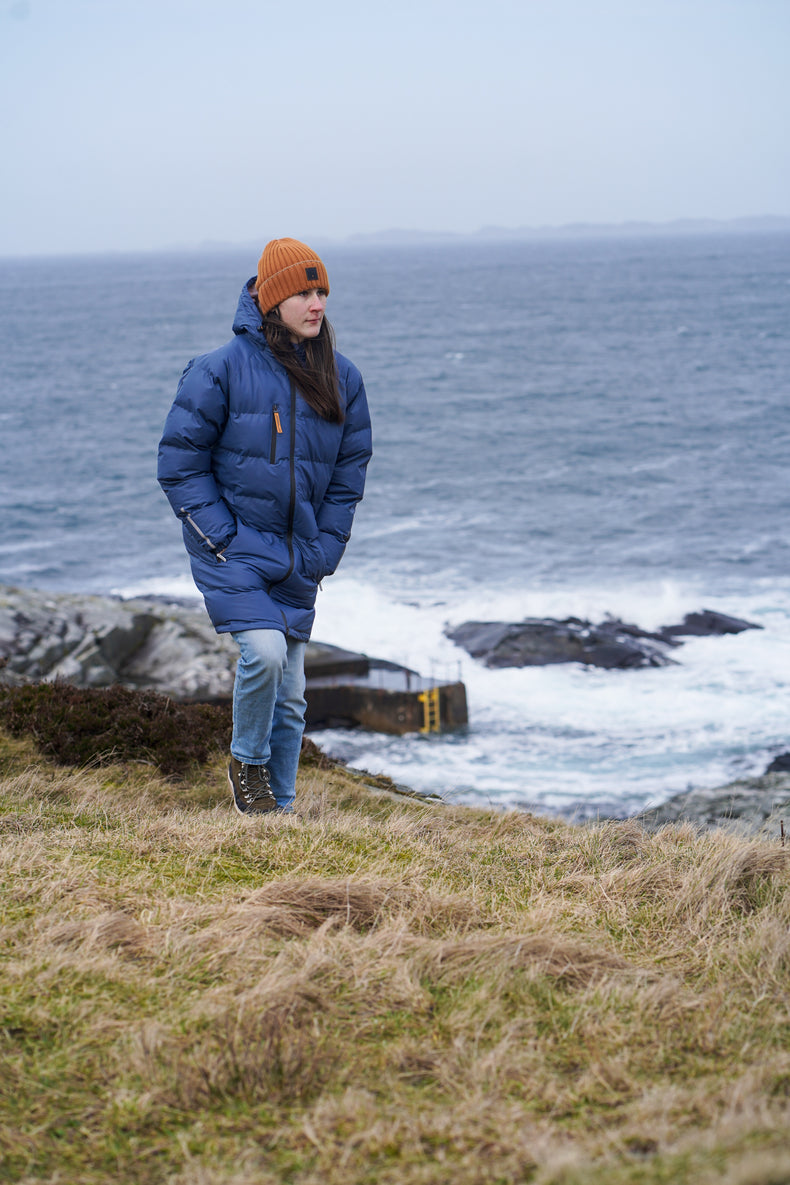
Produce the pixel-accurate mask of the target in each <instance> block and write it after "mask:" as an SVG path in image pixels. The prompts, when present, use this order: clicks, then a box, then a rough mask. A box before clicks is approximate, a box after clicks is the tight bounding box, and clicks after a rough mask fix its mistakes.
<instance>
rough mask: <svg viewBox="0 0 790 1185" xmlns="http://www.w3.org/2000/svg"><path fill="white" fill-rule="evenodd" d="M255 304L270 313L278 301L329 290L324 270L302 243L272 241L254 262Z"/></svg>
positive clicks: (282, 240) (280, 240)
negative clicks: (322, 289)
mask: <svg viewBox="0 0 790 1185" xmlns="http://www.w3.org/2000/svg"><path fill="white" fill-rule="evenodd" d="M256 287H257V291H258V304H259V305H260V308H261V312H262V313H268V312H270V311H271V310H272V309H273V308H274V307H275V306H276V305H278V304H279V303H280V301H281V300H287V298H288V297H289V296H295V295H296V293H297V292H304V291H305V290H309V289H312V288H324V289H325V290H326V291H327V292H328V291H329V277H328V276H327V274H326V268H325V267H324V265H323V263H322V262H321V260H320V259H319V258H318V256H317V255H316V253H315V251H313V250H311V249H310V247H308V246H307V244H306V243H300V242H299V241H298V239H272V241H271V242H270V243H267V244H266V246H265V247H264V248H263V255H262V256H261V258H260V260H259V262H258V282H257V285H256Z"/></svg>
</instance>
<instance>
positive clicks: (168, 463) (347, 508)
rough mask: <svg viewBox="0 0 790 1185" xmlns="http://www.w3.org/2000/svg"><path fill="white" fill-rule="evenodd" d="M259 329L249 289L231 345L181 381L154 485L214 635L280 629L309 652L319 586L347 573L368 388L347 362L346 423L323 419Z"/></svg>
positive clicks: (341, 367) (366, 451) (364, 451)
mask: <svg viewBox="0 0 790 1185" xmlns="http://www.w3.org/2000/svg"><path fill="white" fill-rule="evenodd" d="M260 321H261V316H260V312H259V311H258V307H257V305H256V303H255V301H254V300H253V298H252V297H251V295H250V293H249V292H248V290H247V287H246V286H245V287H244V288H243V289H242V293H241V298H240V300H239V307H238V310H237V312H236V318H235V320H234V322H233V331H234V334H235V335H236V336H235V337H234V338H233V340H232V341H230V342H228V343H227V345H224V346H221V347H220V348H219V349H218V350H213V351H212V352H211V353H210V354H203V355H202V356H201V357H199V358H194V359H193V360H192V361H191V362H190V363H189V365H188V366H187V368H186V370H185V371H184V373H183V375H182V376H181V382H180V383H179V386H178V394H177V395H176V399H175V402H174V404H173V406H172V408H171V409H170V413H169V415H168V417H167V422H166V423H165V430H164V435H163V436H162V440H161V442H160V445H159V470H158V476H159V482H160V484H161V486H162V489H163V490H164V491H165V494H166V495H167V498H168V500H169V502H170V505H171V506H172V507H173V510H174V511H175V513H176V514H177V515H178V517H179V518H180V519H181V520H182V522H183V533H184V542H185V544H186V548H187V551H188V553H189V558H190V563H191V565H192V575H193V576H194V579H195V583H196V584H197V586H198V588H199V589H200V591H201V592H202V593H203V596H204V598H205V601H206V608H207V609H208V612H209V616H210V617H211V620H212V622H213V623H214V626H215V628H216V629H217V631H218V632H219V633H228V632H231V631H234V630H247V629H277V630H282V631H283V632H284V633H285V634H287V635H288V636H290V637H294V638H298V639H301V640H303V641H306V640H307V639H308V638H309V637H310V630H311V629H312V625H313V619H314V617H315V609H314V605H315V596H316V586H317V584H318V582H319V581H320V580H322V579H323V577H324V576H327V575H328V574H329V573H330V572H334V570H335V568H336V567H337V565H338V563H339V562H340V557H341V556H342V554H343V550H344V548H345V546H346V543H347V542H348V537H349V534H350V533H351V524H352V521H353V518H354V510H355V508H356V505H357V502H359V500H360V498H361V497H362V493H363V490H364V487H365V469H366V467H367V463H368V461H369V459H370V452H371V444H370V416H369V414H368V405H367V398H366V396H365V388H364V386H363V383H362V376H361V375H360V373H359V371H358V370H357V368H356V367H355V366H354V365H353V363H351V362H349V361H348V359H347V358H344V357H343V356H342V354H337V355H336V358H337V367H338V375H339V380H340V381H339V387H340V397H341V401H342V402H343V404H344V407H345V419H344V420H343V422H342V423H341V424H332V423H329V422H328V421H327V420H324V419H322V418H321V417H320V416H319V415H317V414H316V412H314V411H313V409H312V408H311V407H310V406H309V405H308V404H307V403H306V402H305V400H304V399H303V398H302V396H301V395H300V394H299V392H298V390H296V389H295V388H294V387H293V384H291V383H290V380H289V377H288V374H287V373H286V371H285V370H284V368H283V367H282V366H281V365H280V363H279V362H277V360H276V359H275V357H274V355H273V354H272V352H271V350H270V349H269V347H268V345H267V344H266V339H265V338H264V336H263V334H262V333H261V332H260V329H259V326H260Z"/></svg>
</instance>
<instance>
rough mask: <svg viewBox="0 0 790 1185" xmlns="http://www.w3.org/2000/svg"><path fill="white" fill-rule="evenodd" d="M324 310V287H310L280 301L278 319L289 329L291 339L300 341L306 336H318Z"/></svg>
mask: <svg viewBox="0 0 790 1185" xmlns="http://www.w3.org/2000/svg"><path fill="white" fill-rule="evenodd" d="M325 310H326V289H325V288H311V289H310V290H309V291H305V292H297V293H296V295H295V296H289V297H288V298H287V300H281V301H280V320H281V321H282V323H283V325H284V326H285V328H286V329H288V330H290V333H291V340H292V341H295V342H301V341H304V339H305V338H306V337H318V335H319V333H320V332H321V322H322V321H323V319H324V312H325Z"/></svg>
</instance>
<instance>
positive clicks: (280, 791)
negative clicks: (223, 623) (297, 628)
mask: <svg viewBox="0 0 790 1185" xmlns="http://www.w3.org/2000/svg"><path fill="white" fill-rule="evenodd" d="M233 640H234V641H235V642H236V643H237V645H238V647H239V651H240V655H239V662H238V666H237V667H236V682H235V683H234V685H233V738H232V740H231V742H230V751H231V753H232V755H233V756H234V757H235V758H236V760H237V761H243V762H246V764H248V765H265V766H266V768H267V769H268V770H269V776H270V778H271V784H272V793H273V794H274V797H275V798H276V799H277V806H278V807H279V809H280V810H281V811H287V812H290V811H291V810H292V809H293V800H294V794H295V792H296V771H297V769H298V767H299V752H300V750H301V747H302V733H303V732H304V714H305V708H306V706H307V705H306V704H305V698H304V683H305V679H304V652H305V643H304V642H296V641H294V640H293V639H292V638H286V636H285V634H283V633H281V632H280V631H279V630H240V631H239V632H238V633H235V634H233Z"/></svg>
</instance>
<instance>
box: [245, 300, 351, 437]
mask: <svg viewBox="0 0 790 1185" xmlns="http://www.w3.org/2000/svg"><path fill="white" fill-rule="evenodd" d="M261 329H262V330H263V332H264V334H265V335H266V341H267V342H268V344H269V349H270V350H271V352H272V353H273V354H274V356H275V358H276V359H277V361H278V362H279V363H281V364H282V366H283V367H284V368H285V370H286V371H287V373H288V375H289V377H290V378H292V379H293V381H294V383H295V384H296V386H297V387H298V388H299V390H300V392H301V393H302V395H303V397H304V399H305V401H306V402H307V403H309V404H310V407H312V409H313V411H315V412H317V413H318V415H319V416H321V417H322V418H323V419H325V420H329V421H330V422H332V423H334V424H340V423H342V421H343V418H344V417H343V405H342V404H341V402H340V390H339V388H338V384H337V363H336V362H335V333H334V330H333V329H332V326H331V325H330V324H329V322H328V321H327V319H326V317H324V319H323V321H322V322H321V330H320V332H319V334H318V336H317V337H308V338H305V339H304V341H302V343H301V344H300V346H299V348H298V349H294V345H293V342H292V341H291V334H290V330H288V329H286V327H285V326H284V325H283V323H282V321H281V320H280V310H279V309H277V308H274V309H272V310H271V312H269V313H266V315H265V316H264V317H263V318H262V320H261Z"/></svg>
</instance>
